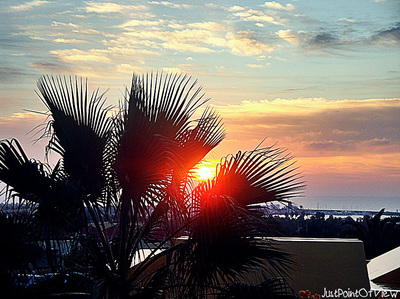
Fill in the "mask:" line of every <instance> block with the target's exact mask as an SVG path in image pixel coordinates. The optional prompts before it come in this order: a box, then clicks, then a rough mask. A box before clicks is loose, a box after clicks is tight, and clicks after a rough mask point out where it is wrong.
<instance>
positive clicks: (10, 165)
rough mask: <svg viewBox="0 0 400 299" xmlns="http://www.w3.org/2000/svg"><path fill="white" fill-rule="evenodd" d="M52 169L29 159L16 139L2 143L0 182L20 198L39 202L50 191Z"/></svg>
mask: <svg viewBox="0 0 400 299" xmlns="http://www.w3.org/2000/svg"><path fill="white" fill-rule="evenodd" d="M49 174H50V169H49V168H48V167H47V166H46V165H44V164H42V163H40V162H39V161H36V160H32V159H29V158H28V157H27V156H26V154H25V152H24V150H23V149H22V147H21V145H20V144H19V142H18V141H17V140H16V139H12V140H2V141H0V180H1V181H3V182H4V183H5V184H7V185H9V186H11V188H12V190H13V191H14V192H16V193H18V194H19V196H20V197H22V198H25V199H29V200H31V201H34V202H37V200H38V198H39V197H41V196H45V195H46V194H47V193H48V192H49V190H50V184H51V179H50V177H49V176H50V175H49Z"/></svg>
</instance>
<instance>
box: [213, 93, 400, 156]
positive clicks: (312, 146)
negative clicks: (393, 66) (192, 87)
mask: <svg viewBox="0 0 400 299" xmlns="http://www.w3.org/2000/svg"><path fill="white" fill-rule="evenodd" d="M217 110H218V111H220V113H221V115H223V116H224V120H225V123H226V125H227V127H228V129H229V130H227V131H229V132H232V133H231V134H232V135H234V136H236V138H239V139H240V138H241V139H242V140H241V142H244V141H245V140H247V141H245V142H248V141H249V140H250V139H259V140H262V139H263V138H264V137H266V136H268V137H269V138H271V139H273V140H281V141H283V142H284V143H286V145H287V146H288V147H289V148H295V149H297V152H298V153H299V154H301V155H306V156H307V155H313V154H315V152H316V151H319V152H318V155H323V156H335V155H350V156H351V155H353V154H355V153H359V152H364V153H387V152H398V150H397V148H398V147H399V146H400V136H399V134H398V127H399V126H400V120H399V118H398V115H399V113H400V99H376V100H359V101H354V100H353V101H351V100H342V101H327V100H325V99H322V98H315V99H311V98H310V99H307V98H304V99H302V98H301V99H297V100H287V99H276V100H274V101H243V102H242V103H241V104H240V105H229V106H218V107H217ZM241 115H246V118H243V117H241ZM371 116H373V117H371ZM238 136H241V137H238ZM243 139H244V140H243Z"/></svg>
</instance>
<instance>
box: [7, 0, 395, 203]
mask: <svg viewBox="0 0 400 299" xmlns="http://www.w3.org/2000/svg"><path fill="white" fill-rule="evenodd" d="M244 4H245V5H244ZM0 8H1V9H0V22H1V24H2V31H1V38H0V40H1V42H0V43H1V44H0V51H1V54H2V58H3V59H2V60H1V61H0V68H1V71H0V76H1V79H2V80H1V82H0V91H1V94H0V140H2V139H6V138H12V137H15V138H17V139H18V140H19V141H20V142H21V144H22V146H23V147H24V149H25V151H26V152H27V154H28V156H29V157H32V158H36V159H40V160H41V161H43V158H44V145H45V144H46V141H45V140H41V141H39V142H38V143H36V144H32V141H33V140H34V139H35V135H34V132H31V133H29V132H30V130H32V129H33V128H35V127H36V126H38V125H40V124H42V123H43V121H44V116H43V115H40V114H35V113H33V112H31V111H45V106H44V105H43V104H42V103H41V102H40V99H39V98H38V97H37V95H36V94H35V92H34V90H35V89H36V83H35V82H36V80H38V79H39V77H40V76H41V75H43V74H46V73H48V74H61V75H77V76H83V77H87V78H88V82H89V89H90V90H91V91H93V90H95V89H96V88H100V91H106V90H108V91H107V94H106V97H107V98H108V103H109V104H112V105H117V104H118V100H120V99H122V98H123V94H124V89H125V88H126V86H129V84H130V81H131V76H132V73H133V72H136V73H139V74H144V73H147V72H156V71H163V72H165V73H168V72H172V73H174V72H176V73H187V74H189V75H190V76H192V77H193V79H198V82H199V86H202V87H203V91H204V93H205V96H206V98H208V97H210V98H211V100H210V102H209V104H210V105H211V106H212V107H213V108H214V109H215V110H216V111H217V112H218V113H219V114H220V115H221V117H222V120H223V122H224V123H225V129H226V133H227V136H226V139H225V140H224V141H222V143H221V144H220V145H219V146H218V147H217V148H216V149H215V150H213V151H212V152H211V153H210V154H209V155H208V156H207V161H208V162H209V163H211V164H212V163H214V164H215V162H216V161H218V160H219V159H220V158H222V157H223V156H225V155H227V154H235V153H236V152H237V151H238V150H242V151H251V150H252V149H254V148H255V147H257V146H258V145H259V144H260V143H261V142H262V141H263V140H264V139H265V138H266V140H265V141H264V142H263V143H262V145H263V146H269V145H272V144H276V145H277V146H278V147H280V148H285V149H287V152H288V153H290V154H291V155H293V156H294V161H297V162H296V166H298V167H299V172H301V173H302V175H303V177H304V180H305V181H306V184H307V188H306V190H305V192H304V197H303V198H295V199H293V202H294V203H296V204H299V205H300V204H301V205H303V206H304V207H310V208H315V207H316V204H317V202H322V200H319V201H318V198H325V202H324V205H328V207H329V206H332V207H343V206H346V204H347V206H346V207H347V208H350V207H353V208H355V207H359V209H368V208H369V207H373V209H376V210H377V211H379V210H380V209H381V208H386V209H387V210H388V211H395V210H396V209H398V208H400V130H399V128H400V118H399V115H400V87H399V82H400V70H399V65H400V55H399V54H400V50H399V45H400V23H399V19H398V15H399V12H400V2H399V1H396V0H386V1H385V0H379V1H378V0H377V1H357V2H356V3H355V2H349V1H332V2H331V1H327V2H317V1H311V0H308V1H271V2H268V1H267V2H266V1H248V2H246V3H242V2H241V1H219V2H211V1H210V2H208V3H206V4H199V3H192V2H191V1H162V2H161V1H150V2H148V1H135V2H134V5H132V2H131V1H103V2H93V1H78V2H76V1H74V2H72V1H64V2H63V3H58V2H52V1H38V0H36V1H13V2H12V3H9V2H2V3H0ZM334 198H337V199H336V201H335V200H334ZM346 198H347V201H346ZM382 205H385V206H382ZM364 207H365V208H364Z"/></svg>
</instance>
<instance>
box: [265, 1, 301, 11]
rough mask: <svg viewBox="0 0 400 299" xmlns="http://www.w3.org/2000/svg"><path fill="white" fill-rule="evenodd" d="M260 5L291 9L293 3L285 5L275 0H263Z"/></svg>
mask: <svg viewBox="0 0 400 299" xmlns="http://www.w3.org/2000/svg"><path fill="white" fill-rule="evenodd" d="M262 6H265V7H268V8H270V9H278V10H287V11H291V10H293V9H294V6H293V4H290V3H288V4H286V5H282V4H280V3H278V2H275V1H272V2H265V3H264V4H263V5H262Z"/></svg>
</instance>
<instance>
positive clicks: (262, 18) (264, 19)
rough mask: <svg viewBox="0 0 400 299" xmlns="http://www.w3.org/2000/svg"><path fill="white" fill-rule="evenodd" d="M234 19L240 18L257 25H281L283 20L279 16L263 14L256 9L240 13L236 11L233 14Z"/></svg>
mask: <svg viewBox="0 0 400 299" xmlns="http://www.w3.org/2000/svg"><path fill="white" fill-rule="evenodd" d="M233 15H234V16H235V17H238V18H240V19H241V20H243V21H253V22H258V23H269V24H274V25H283V24H284V20H282V19H281V18H280V17H279V16H277V15H274V14H271V13H268V12H264V11H261V10H256V9H247V10H242V11H237V12H235V13H234V14H233Z"/></svg>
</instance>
